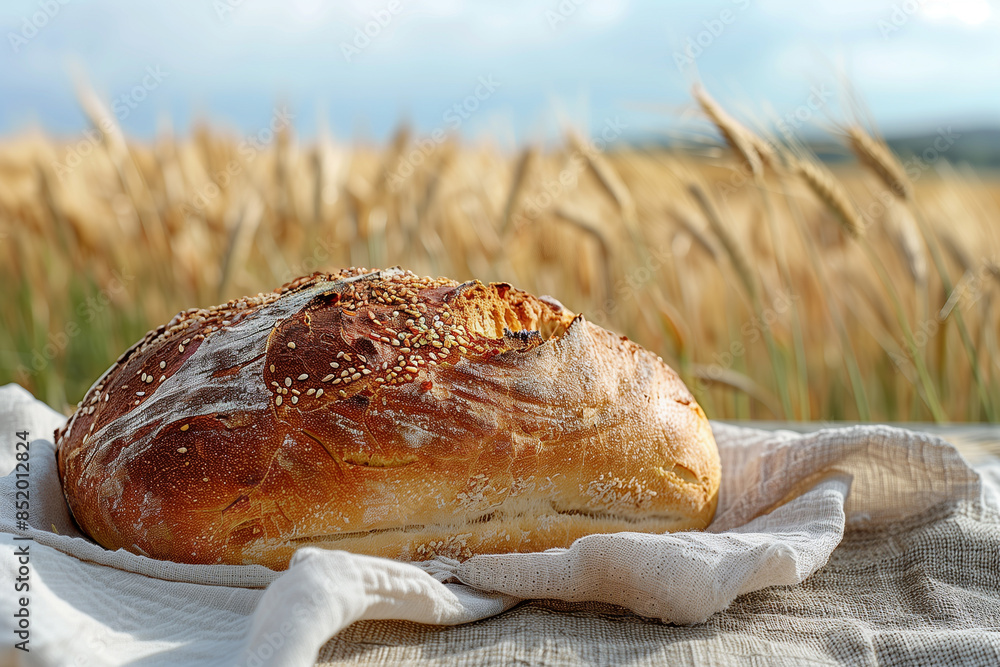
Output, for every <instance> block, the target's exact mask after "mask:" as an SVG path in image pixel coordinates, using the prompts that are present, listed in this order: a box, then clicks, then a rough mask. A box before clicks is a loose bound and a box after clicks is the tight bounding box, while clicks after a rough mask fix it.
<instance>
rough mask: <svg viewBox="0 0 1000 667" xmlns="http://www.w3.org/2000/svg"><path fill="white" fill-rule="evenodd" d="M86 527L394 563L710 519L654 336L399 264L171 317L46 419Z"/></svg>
mask: <svg viewBox="0 0 1000 667" xmlns="http://www.w3.org/2000/svg"><path fill="white" fill-rule="evenodd" d="M56 444H57V454H58V462H59V474H60V478H61V480H62V483H63V490H64V492H65V495H66V499H67V501H68V503H69V506H70V509H71V511H72V513H73V516H74V518H75V519H76V521H77V523H78V524H79V526H80V527H81V528H82V529H83V531H84V532H86V533H87V534H88V535H90V536H91V537H92V538H93V539H94V540H96V541H97V542H98V543H99V544H101V545H102V546H104V547H106V548H109V549H117V548H123V549H126V550H128V551H131V552H133V553H139V554H143V555H147V556H150V557H153V558H160V559H167V560H173V561H178V562H186V563H235V564H243V563H259V564H262V565H265V566H267V567H271V568H274V569H283V568H285V567H286V566H287V564H288V561H289V559H290V558H291V555H292V554H293V553H294V551H295V549H297V548H298V547H300V546H306V545H312V546H321V547H327V548H333V549H344V550H347V551H352V552H356V553H365V554H372V555H377V556H384V557H389V558H397V559H402V560H425V559H429V558H433V557H435V556H439V555H441V556H449V557H453V558H459V559H465V558H468V557H470V556H473V555H476V554H480V553H505V552H515V551H521V552H523V551H538V550H544V549H548V548H552V547H565V546H569V544H571V543H572V542H573V540H575V539H576V538H578V537H582V536H584V535H587V534H592V533H608V532H619V531H643V532H666V531H676V530H688V529H702V528H705V527H706V526H707V525H708V523H709V522H710V521H711V519H712V517H713V515H714V511H715V506H716V502H717V496H718V487H719V481H720V470H719V459H718V452H717V450H716V446H715V441H714V439H713V437H712V433H711V430H710V428H709V425H708V420H707V419H706V417H705V414H704V412H702V410H701V408H700V407H699V406H698V405H697V403H696V402H695V401H694V398H693V397H692V396H691V394H690V393H689V392H688V390H687V388H686V387H684V385H683V383H682V382H681V381H680V379H679V378H678V377H677V375H676V374H675V373H674V372H673V371H672V370H671V369H670V368H669V367H668V366H667V365H666V364H664V363H663V361H662V360H661V359H660V358H659V357H657V356H656V355H654V354H652V353H650V352H648V351H646V350H644V349H642V348H641V347H639V346H637V345H635V344H634V343H632V342H631V341H629V340H628V339H626V338H624V337H619V336H617V335H615V334H613V333H611V332H608V331H606V330H604V329H602V328H600V327H598V326H596V325H593V324H591V323H590V322H587V321H586V320H585V319H584V317H583V316H582V315H575V314H574V313H571V312H569V311H568V310H567V309H566V308H564V307H563V306H562V305H561V304H559V303H558V302H557V301H555V300H554V299H551V298H545V297H543V298H536V297H534V296H532V295H530V294H527V293H525V292H522V291H520V290H517V289H515V288H513V287H511V286H510V285H508V284H506V283H491V284H489V285H484V284H482V283H480V282H478V281H470V282H467V283H462V284H459V283H457V282H455V281H453V280H449V279H445V278H438V279H430V278H420V277H417V276H415V275H414V274H412V273H409V272H405V271H401V270H399V269H388V270H384V271H369V270H367V269H358V268H351V269H346V270H343V271H340V272H337V273H332V274H324V273H317V274H313V275H312V276H307V277H303V278H300V279H298V280H296V281H293V282H291V283H289V284H287V285H285V286H283V287H282V288H280V289H279V290H276V291H275V292H272V293H270V294H262V295H258V296H256V297H247V298H243V299H239V300H236V301H231V302H229V303H228V304H225V305H223V306H218V307H214V308H209V309H203V310H199V309H193V310H188V311H185V312H183V313H180V314H178V315H177V316H176V317H175V318H174V319H173V320H171V322H169V323H168V324H167V325H165V326H162V327H160V328H158V329H156V330H154V331H151V332H150V333H149V334H147V335H146V337H145V338H143V340H141V341H139V342H138V343H137V344H136V345H134V346H133V347H132V348H130V349H129V350H128V351H127V352H126V353H125V354H123V355H122V356H121V358H119V360H118V361H117V362H116V364H115V365H114V366H112V368H111V369H109V370H108V371H107V372H106V373H105V374H104V375H103V376H102V377H101V378H100V379H99V380H98V381H97V382H96V383H95V384H94V386H93V387H92V388H91V389H90V391H89V392H88V393H87V395H86V396H85V397H84V400H83V401H82V402H81V404H80V406H79V408H78V409H77V411H76V413H75V414H74V415H73V416H72V417H71V419H70V420H69V421H68V422H67V424H66V425H65V426H64V427H63V428H62V429H60V430H59V431H57V433H56Z"/></svg>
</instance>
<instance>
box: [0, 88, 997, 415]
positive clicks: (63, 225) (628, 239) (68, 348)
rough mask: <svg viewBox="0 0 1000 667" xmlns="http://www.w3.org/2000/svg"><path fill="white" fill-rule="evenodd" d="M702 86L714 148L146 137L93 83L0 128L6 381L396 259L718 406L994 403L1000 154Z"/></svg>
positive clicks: (0, 370) (279, 135)
mask: <svg viewBox="0 0 1000 667" xmlns="http://www.w3.org/2000/svg"><path fill="white" fill-rule="evenodd" d="M693 99H694V101H693V104H694V105H696V108H698V109H700V111H701V113H702V115H703V118H704V121H705V134H704V136H703V137H702V136H700V135H699V137H698V138H697V140H696V141H695V142H694V144H695V145H696V146H698V147H699V148H698V150H681V149H669V148H663V147H648V148H643V147H635V146H632V145H629V144H627V143H626V142H624V141H616V140H615V138H614V137H612V138H611V139H608V140H607V141H605V140H604V139H600V140H597V141H591V140H589V139H587V138H584V137H583V136H582V135H580V134H578V133H575V132H572V131H568V132H567V133H566V137H565V141H564V142H563V143H562V145H561V146H559V147H557V148H548V149H543V148H541V147H531V146H529V147H526V148H524V149H522V150H520V152H511V151H506V150H502V149H500V148H498V147H496V146H493V145H489V144H484V143H476V144H473V143H463V142H460V141H458V140H456V139H453V138H443V139H442V140H441V141H438V140H436V139H434V140H430V139H428V138H426V137H419V136H411V134H410V133H409V132H407V131H406V130H405V129H403V130H400V131H399V132H398V133H397V134H396V136H395V137H394V138H393V140H392V141H391V142H389V143H388V144H387V145H385V146H370V145H364V144H359V143H354V144H351V143H344V142H338V141H334V140H332V139H330V138H328V137H326V136H324V135H321V137H320V138H319V139H317V140H315V141H310V142H301V141H299V140H297V139H296V135H295V131H294V127H292V126H291V125H290V124H289V123H287V122H285V121H284V119H282V118H281V117H280V114H279V115H278V116H276V117H275V119H273V121H272V125H271V127H265V128H261V130H260V131H259V132H257V133H255V134H252V135H250V136H239V135H236V134H233V133H229V132H224V131H221V130H218V129H213V128H211V127H209V126H199V127H198V128H197V129H196V130H194V131H193V132H192V134H191V136H186V137H180V136H175V135H174V134H173V133H171V132H170V131H167V130H164V131H162V132H160V133H159V135H158V136H157V137H156V139H155V140H153V141H149V142H136V141H130V140H127V139H126V138H125V137H124V136H123V135H122V133H121V130H120V129H119V128H118V126H117V124H116V123H115V122H114V120H113V117H111V116H109V114H108V113H107V111H106V109H105V108H104V107H103V106H102V105H101V103H100V101H99V100H97V99H96V98H95V97H94V96H93V95H87V94H84V95H82V97H81V103H82V106H83V109H84V110H85V112H86V113H87V114H88V116H89V118H90V119H91V122H92V123H93V126H94V129H93V130H91V131H90V132H88V133H86V134H83V135H80V136H78V137H71V138H62V139H55V138H52V137H48V136H46V135H44V134H41V133H27V134H22V135H20V136H17V137H12V138H7V139H6V140H3V141H2V142H0V258H2V268H0V279H2V284H3V286H4V290H5V294H4V296H3V300H2V306H0V312H2V314H3V322H4V326H3V329H2V331H0V384H2V383H7V382H17V383H19V384H21V385H22V386H24V387H26V388H27V389H28V390H29V391H31V392H33V393H34V394H35V395H36V396H37V397H39V398H40V399H42V400H45V401H46V402H48V403H49V404H50V405H53V406H55V407H57V408H58V409H61V410H63V411H69V410H72V408H73V406H74V405H75V403H76V402H77V401H78V400H79V399H80V397H81V396H82V395H83V393H84V392H85V391H86V389H87V388H88V387H89V386H90V384H91V383H92V382H93V380H95V379H96V378H97V377H98V376H99V375H100V374H101V373H102V372H103V371H104V369H105V368H106V367H107V366H109V365H110V364H111V363H112V362H113V361H114V360H115V359H116V358H117V357H118V355H119V354H120V353H121V352H122V351H124V350H125V349H126V348H127V347H128V346H129V345H131V344H132V343H133V342H134V341H136V340H137V339H139V338H140V337H141V336H142V335H143V334H144V333H145V332H146V331H147V330H148V329H150V328H153V327H155V326H157V325H159V324H162V323H165V322H166V321H167V320H169V319H170V318H171V317H172V316H173V315H174V313H176V312H177V311H180V310H184V309H187V308H191V307H196V306H198V307H203V306H208V305H212V304H215V303H221V302H224V301H226V300H229V299H232V298H235V297H238V296H241V295H244V294H255V293H257V292H261V291H269V290H271V289H273V288H275V287H277V286H279V285H280V284H282V283H283V282H286V281H288V280H290V279H292V278H293V277H296V276H298V275H301V274H308V273H311V272H313V271H316V270H324V269H330V268H333V267H341V266H367V267H383V266H392V265H400V266H402V267H404V268H407V269H410V270H412V271H414V272H416V273H418V274H425V275H434V276H437V275H444V276H449V277H452V278H455V279H458V280H468V279H471V278H478V279H480V280H483V281H490V280H494V281H507V282H510V283H512V284H514V285H515V286H517V287H520V288H522V289H525V290H528V291H531V292H534V293H536V294H549V295H552V296H555V297H556V298H557V299H559V300H560V301H561V302H562V303H563V304H565V305H566V306H567V307H568V308H570V309H571V310H574V311H579V312H583V313H584V314H585V316H586V317H588V318H589V319H590V320H591V321H594V322H597V323H599V324H601V325H602V326H605V327H607V328H609V329H612V330H615V331H618V332H620V333H622V334H625V335H627V336H629V337H630V338H632V339H634V340H636V341H637V342H639V343H640V344H642V345H644V346H646V347H647V348H649V349H651V350H654V351H655V352H657V353H658V354H660V355H661V356H662V357H663V358H664V360H665V361H667V363H669V364H670V365H671V366H672V367H674V368H675V369H676V370H677V371H678V373H680V375H681V376H682V378H683V379H684V380H685V382H687V384H688V386H689V387H690V388H691V389H692V391H694V393H695V395H696V396H697V398H698V400H699V402H700V403H701V404H702V406H703V407H704V408H705V410H706V412H707V413H708V414H709V416H710V417H713V418H720V419H725V418H761V419H782V420H785V419H807V420H808V419H811V420H862V421H868V420H876V421H889V420H895V421H987V420H988V421H995V420H996V419H997V417H998V415H1000V399H998V391H997V389H998V386H1000V352H998V340H997V319H998V312H997V308H995V307H994V305H993V302H994V301H995V300H996V295H997V292H998V288H1000V268H998V263H997V262H998V259H1000V238H998V225H997V224H996V223H997V220H998V210H1000V183H998V180H997V176H996V175H993V174H989V173H978V172H975V171H973V170H971V169H968V168H965V167H962V166H960V165H959V166H955V165H951V164H950V163H949V162H948V161H947V147H946V146H944V145H943V143H941V144H939V145H938V147H937V148H934V146H929V147H928V151H925V152H924V153H923V154H922V156H917V157H913V158H910V157H908V156H900V157H897V156H895V155H893V154H892V153H891V152H890V151H889V150H888V148H887V147H886V145H885V144H884V142H882V141H881V140H880V139H879V138H877V137H875V136H873V133H872V132H871V131H870V129H866V128H863V127H862V126H860V125H858V124H845V125H844V126H843V127H840V128H836V129H834V130H832V138H833V139H835V140H836V141H838V142H839V143H840V144H841V145H842V146H843V147H844V152H845V155H852V156H853V158H852V159H851V160H848V161H845V162H842V163H838V164H837V165H836V166H828V165H825V164H823V163H821V162H819V161H818V160H817V159H816V158H815V157H814V156H813V155H811V154H810V152H809V150H808V149H807V148H806V147H805V146H803V145H802V144H801V143H800V142H798V141H795V140H794V139H792V140H789V138H788V137H782V140H781V141H776V140H775V139H774V138H773V137H769V136H766V135H765V134H763V133H761V132H754V131H751V130H750V129H749V128H748V127H747V126H746V125H742V124H740V123H739V122H737V121H736V120H734V118H733V116H731V115H730V114H729V113H727V112H726V111H725V110H724V109H723V108H722V107H721V106H720V105H719V104H718V103H717V102H716V101H715V100H713V99H712V98H711V97H709V95H708V93H706V92H705V91H703V90H701V89H696V90H695V91H694V98H693ZM692 131H693V132H698V131H697V130H692ZM942 142H944V139H942ZM932 148H934V150H931V149H932Z"/></svg>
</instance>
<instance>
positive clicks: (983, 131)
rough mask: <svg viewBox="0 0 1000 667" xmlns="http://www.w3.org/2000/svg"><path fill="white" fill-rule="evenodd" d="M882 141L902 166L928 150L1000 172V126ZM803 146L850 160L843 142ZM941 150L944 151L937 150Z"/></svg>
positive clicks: (931, 155)
mask: <svg viewBox="0 0 1000 667" xmlns="http://www.w3.org/2000/svg"><path fill="white" fill-rule="evenodd" d="M886 141H887V142H888V143H889V146H890V147H891V148H892V150H893V151H894V152H895V153H896V154H897V155H899V157H900V159H901V160H902V161H903V162H904V164H905V163H906V162H907V161H908V160H910V159H912V158H915V157H921V156H924V154H925V152H926V151H929V152H928V153H927V155H926V156H925V159H930V160H933V159H936V157H935V153H937V155H938V156H944V158H945V159H947V160H948V161H949V162H951V163H952V164H961V163H966V164H969V165H971V166H973V167H976V168H978V169H998V170H1000V127H997V128H974V129H964V130H954V131H953V132H952V133H951V136H950V137H948V134H947V129H946V128H942V129H941V130H940V131H933V130H932V131H930V132H926V133H913V134H901V135H895V136H889V137H888V138H887V139H886ZM935 141H937V148H935ZM631 143H632V145H634V146H641V145H645V146H647V147H648V146H649V143H645V144H643V143H642V142H636V141H633V142H631ZM652 143H653V144H655V145H659V146H664V147H670V148H674V149H677V148H680V149H689V150H696V151H697V150H701V149H703V148H704V144H694V143H691V142H688V141H684V140H683V139H676V138H673V139H666V140H665V139H663V138H658V139H657V140H655V141H654V142H652ZM805 144H806V145H807V146H808V147H809V149H810V150H812V152H813V153H815V154H816V155H817V156H818V157H819V158H820V159H821V160H823V161H824V162H829V163H837V162H844V161H848V160H853V159H854V158H853V156H852V155H851V152H850V150H849V149H848V148H847V146H846V145H845V144H844V143H838V142H837V141H836V140H834V139H831V138H830V137H828V136H824V137H821V138H817V137H812V138H810V137H805ZM941 148H946V150H943V151H941V150H940V149H941Z"/></svg>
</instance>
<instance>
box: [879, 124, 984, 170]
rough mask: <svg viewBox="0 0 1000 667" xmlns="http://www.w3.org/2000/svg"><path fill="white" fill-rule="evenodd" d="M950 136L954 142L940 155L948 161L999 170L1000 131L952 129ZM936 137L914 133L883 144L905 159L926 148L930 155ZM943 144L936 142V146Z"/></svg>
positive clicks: (890, 139)
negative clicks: (952, 136) (951, 135)
mask: <svg viewBox="0 0 1000 667" xmlns="http://www.w3.org/2000/svg"><path fill="white" fill-rule="evenodd" d="M953 134H954V135H955V137H954V143H953V145H952V146H951V147H950V148H948V150H947V151H945V152H944V155H945V157H946V158H947V159H948V161H949V162H952V163H959V162H967V163H968V164H970V165H972V166H974V167H985V168H993V169H1000V128H992V129H973V130H966V131H961V130H956V131H954V132H953ZM938 137H939V134H938V133H929V134H914V135H908V136H899V137H890V138H888V139H887V141H888V143H889V145H890V146H891V147H892V150H893V151H895V152H896V154H897V155H899V156H900V157H902V158H903V159H904V160H905V159H906V158H907V157H911V156H916V157H919V156H920V155H921V154H922V153H923V152H924V151H925V150H928V149H931V150H932V152H931V155H933V149H932V147H933V146H934V141H935V140H936V139H938ZM943 143H944V142H941V141H939V142H938V145H939V146H941V145H943Z"/></svg>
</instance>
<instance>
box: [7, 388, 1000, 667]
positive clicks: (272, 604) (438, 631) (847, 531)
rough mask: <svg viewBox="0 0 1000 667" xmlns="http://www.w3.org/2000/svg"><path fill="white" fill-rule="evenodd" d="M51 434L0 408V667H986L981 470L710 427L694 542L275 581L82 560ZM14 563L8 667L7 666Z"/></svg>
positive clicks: (992, 552)
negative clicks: (708, 467) (26, 492)
mask: <svg viewBox="0 0 1000 667" xmlns="http://www.w3.org/2000/svg"><path fill="white" fill-rule="evenodd" d="M63 419H64V418H63V417H62V416H60V415H58V414H56V413H54V412H53V411H51V410H49V409H48V408H46V407H45V406H44V405H43V404H41V403H39V402H38V401H35V400H34V399H33V398H31V396H30V395H28V394H27V392H25V391H24V390H22V389H20V388H19V387H16V386H12V385H9V386H7V387H3V388H0V474H6V473H8V471H12V470H13V469H14V464H15V446H14V445H15V442H16V436H15V432H16V431H23V430H27V431H30V433H31V437H32V438H33V442H32V444H31V458H30V465H31V477H30V481H31V494H32V495H31V509H30V520H29V525H28V526H18V525H17V524H16V521H15V516H16V515H15V511H14V501H15V489H16V486H15V483H14V479H15V478H14V474H13V473H11V474H7V476H6V477H4V478H2V479H0V495H2V496H3V497H4V499H3V504H2V505H0V542H3V544H2V545H0V571H2V572H3V577H2V578H3V580H4V583H3V584H2V585H4V586H5V587H9V588H7V590H4V592H3V595H0V632H2V633H3V634H2V636H3V643H2V644H0V647H2V653H0V663H4V664H39V665H79V666H81V667H82V666H83V665H104V664H126V663H128V664H143V665H159V664H206V665H207V664H211V665H230V664H233V665H270V664H276V665H309V664H313V663H317V662H318V664H392V665H395V664H420V665H433V664H463V665H464V664H469V665H472V664H544V665H576V664H609V665H610V664H614V665H620V664H636V665H639V664H703V663H704V664H728V663H735V664H762V665H764V664H766V665H775V664H789V665H791V664H794V665H800V664H860V665H867V664H969V665H997V664H1000V462H998V461H996V460H995V459H991V458H986V459H984V460H982V461H980V462H978V464H977V465H976V466H975V467H973V466H971V465H970V464H969V463H968V461H966V460H965V459H964V458H963V457H962V456H961V455H960V454H959V453H958V452H957V451H956V450H955V449H954V447H952V446H951V445H949V444H947V443H946V442H944V441H942V440H940V439H938V438H936V437H932V436H929V435H926V434H919V433H913V432H910V431H905V430H901V429H894V428H889V427H885V426H865V427H855V428H850V429H829V430H824V431H820V432H818V433H814V434H808V435H801V434H795V433H791V432H787V431H786V432H764V431H758V430H754V429H746V428H736V427H733V426H728V425H725V424H713V429H714V431H715V434H716V438H717V440H718V442H719V448H720V454H721V456H722V460H723V466H724V475H723V485H722V491H721V494H720V505H719V511H718V514H717V517H716V520H715V522H713V525H712V526H711V527H710V529H709V531H706V532H704V533H685V534H675V535H665V536H650V535H642V534H634V533H624V534H619V535H614V536H591V537H589V538H584V539H583V540H580V541H578V542H577V543H576V544H574V545H573V547H572V548H570V549H568V550H567V549H560V550H552V551H549V552H545V553H542V554H523V555H512V556H496V557H480V558H474V559H471V560H469V561H466V562H465V563H462V564H459V563H456V562H453V561H447V560H445V559H441V560H439V561H434V562H431V563H427V564H423V565H421V566H420V567H416V566H413V565H410V564H404V563H396V562H393V561H385V560H382V559H374V558H366V557H359V556H354V555H351V554H346V553H343V552H328V551H322V550H318V549H304V550H301V551H300V552H299V554H297V556H296V558H295V560H294V561H293V565H292V567H291V568H290V569H289V571H288V572H287V573H276V572H272V571H270V570H267V569H265V568H261V567H258V566H239V567H237V566H190V565H183V564H177V563H168V562H163V561H154V560H151V559H148V558H144V557H141V556H136V555H134V554H130V553H128V552H124V551H118V552H108V551H106V550H104V549H102V548H101V547H99V546H97V545H96V544H93V543H92V542H90V541H89V540H86V539H85V538H84V537H83V536H81V535H80V534H79V532H78V531H77V530H76V528H75V526H74V525H73V523H72V520H71V519H70V517H69V515H68V513H67V511H66V507H65V502H64V500H63V499H62V497H61V493H60V492H59V486H58V476H57V474H56V470H55V463H54V456H53V453H54V449H53V445H52V443H51V437H52V436H51V432H52V429H53V428H54V427H55V426H57V425H59V424H60V423H61V422H62V420H63ZM15 538H22V539H19V540H16V539H15ZM23 538H31V539H30V540H27V539H23ZM24 544H29V545H30V547H29V549H30V554H31V556H30V568H31V571H30V583H31V593H30V596H31V600H30V613H31V626H30V648H31V651H30V652H29V653H25V652H22V651H18V650H17V649H15V648H14V646H13V644H14V642H15V641H17V638H16V637H15V635H14V634H13V631H14V630H15V629H16V627H15V624H16V620H12V619H14V616H13V614H14V613H15V610H16V609H18V604H17V595H16V594H14V593H13V581H14V578H15V576H16V575H17V573H18V567H19V563H18V558H17V556H16V550H17V549H18V548H19V545H24ZM442 582H444V583H442ZM414 621H420V622H419V623H418V622H414Z"/></svg>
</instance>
